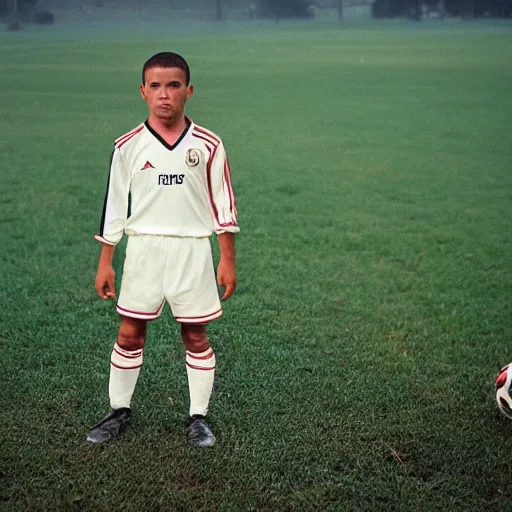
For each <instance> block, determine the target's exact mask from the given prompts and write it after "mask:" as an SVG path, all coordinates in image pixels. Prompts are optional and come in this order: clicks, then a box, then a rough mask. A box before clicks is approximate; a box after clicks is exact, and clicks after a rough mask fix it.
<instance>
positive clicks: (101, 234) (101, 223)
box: [99, 147, 116, 236]
mask: <svg viewBox="0 0 512 512" xmlns="http://www.w3.org/2000/svg"><path fill="white" fill-rule="evenodd" d="M115 150H116V148H115V147H114V149H113V150H112V153H111V154H110V164H109V171H108V179H107V191H106V192H105V199H104V200H103V211H102V213H101V221H100V232H99V235H100V236H103V230H104V229H105V215H106V212H107V199H108V189H109V187H110V174H111V173H112V160H113V159H114V152H115Z"/></svg>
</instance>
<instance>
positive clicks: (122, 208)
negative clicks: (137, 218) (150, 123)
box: [94, 148, 130, 299]
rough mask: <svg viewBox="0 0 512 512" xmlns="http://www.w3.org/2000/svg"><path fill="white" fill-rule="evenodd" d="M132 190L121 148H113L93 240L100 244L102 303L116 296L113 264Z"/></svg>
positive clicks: (97, 285) (98, 279)
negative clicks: (100, 212)
mask: <svg viewBox="0 0 512 512" xmlns="http://www.w3.org/2000/svg"><path fill="white" fill-rule="evenodd" d="M129 190H130V173H129V170H128V168H127V167H126V165H125V163H124V160H123V158H122V157H121V154H120V152H119V148H114V151H113V152H112V157H111V162H110V173H109V179H108V182H107V192H106V194H105V203H104V206H103V215H102V217H101V222H100V230H99V233H98V234H97V235H95V236H94V238H95V239H96V240H98V241H99V242H101V251H100V257H99V262H98V271H97V272H96V280H95V283H94V287H95V288H96V291H97V292H98V295H99V296H100V297H101V298H102V299H110V298H114V297H115V296H116V273H115V271H114V268H113V266H112V261H113V257H114V251H115V248H116V245H117V244H118V243H119V242H120V240H121V238H122V236H123V231H124V224H125V222H126V214H127V211H128V193H129Z"/></svg>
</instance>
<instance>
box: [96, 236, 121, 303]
mask: <svg viewBox="0 0 512 512" xmlns="http://www.w3.org/2000/svg"><path fill="white" fill-rule="evenodd" d="M115 249H116V246H115V245H109V244H101V252H100V258H99V262H98V271H97V272H96V281H95V283H94V287H95V288H96V291H97V292H98V295H99V296H100V297H101V298H102V299H113V298H114V297H115V296H116V273H115V271H114V268H113V267H112V260H113V258H114V251H115Z"/></svg>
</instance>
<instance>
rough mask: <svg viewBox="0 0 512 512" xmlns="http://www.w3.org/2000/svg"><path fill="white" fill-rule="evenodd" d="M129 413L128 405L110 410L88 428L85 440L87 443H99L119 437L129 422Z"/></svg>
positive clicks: (130, 413) (130, 412)
mask: <svg viewBox="0 0 512 512" xmlns="http://www.w3.org/2000/svg"><path fill="white" fill-rule="evenodd" d="M131 415H132V411H131V409H129V408H128V407H122V408H121V409H114V410H112V412H111V413H110V414H107V416H105V417H104V418H103V419H102V420H100V421H99V422H98V423H96V425H94V426H93V427H92V428H91V430H89V433H88V434H87V437H86V438H85V440H86V441H87V442H89V443H95V444H100V443H105V442H107V441H111V440H112V439H115V438H117V437H119V436H120V435H121V434H122V433H123V430H124V429H125V427H126V425H127V424H128V423H129V421H130V418H131Z"/></svg>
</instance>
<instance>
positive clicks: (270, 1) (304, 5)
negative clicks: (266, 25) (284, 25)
mask: <svg viewBox="0 0 512 512" xmlns="http://www.w3.org/2000/svg"><path fill="white" fill-rule="evenodd" d="M311 3H313V1H309V0H260V12H261V13H262V15H263V16H264V17H268V18H278V19H279V18H309V17H311V11H310V9H309V5H310V4H311Z"/></svg>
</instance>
